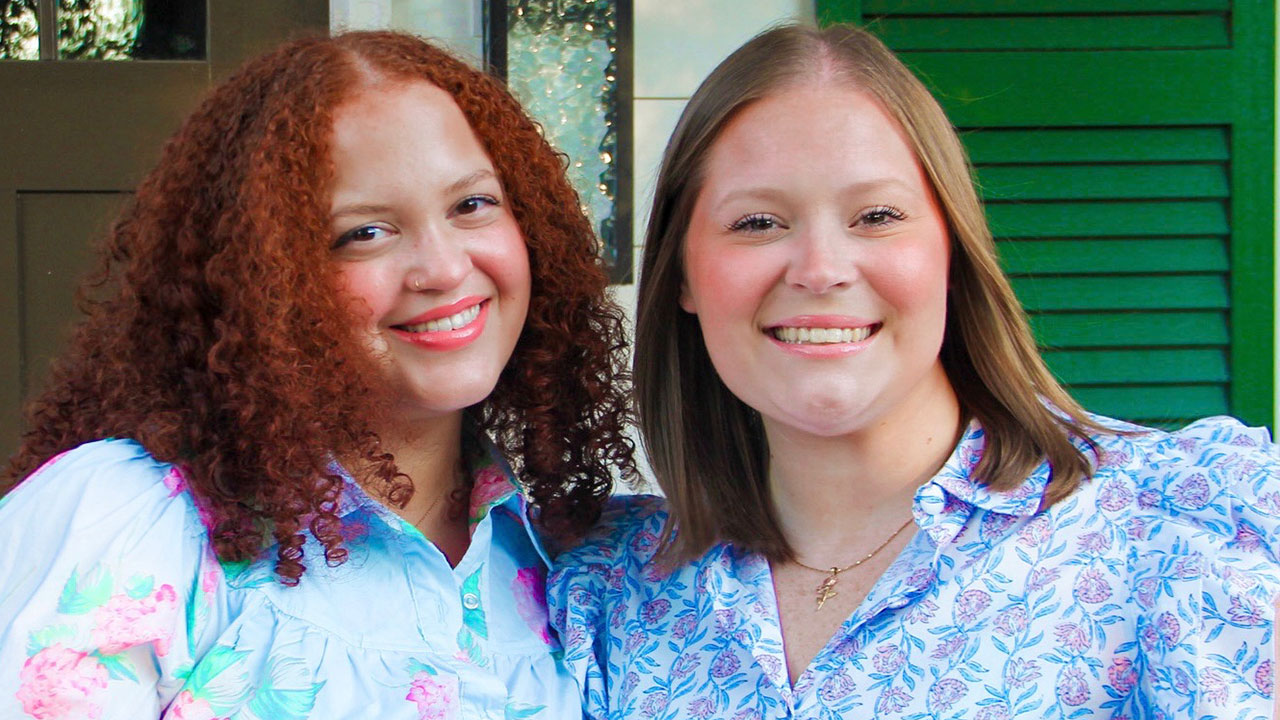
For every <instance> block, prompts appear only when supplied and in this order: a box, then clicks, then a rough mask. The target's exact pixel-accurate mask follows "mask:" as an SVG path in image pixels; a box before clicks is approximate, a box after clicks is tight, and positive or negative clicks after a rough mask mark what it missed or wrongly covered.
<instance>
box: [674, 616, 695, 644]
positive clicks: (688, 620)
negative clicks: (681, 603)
mask: <svg viewBox="0 0 1280 720" xmlns="http://www.w3.org/2000/svg"><path fill="white" fill-rule="evenodd" d="M697 625H698V618H697V617H695V616H694V614H693V613H685V614H684V615H681V616H680V617H678V618H676V621H675V622H674V623H672V625H671V636H672V637H674V638H675V639H677V640H683V639H685V638H686V637H689V635H690V634H691V633H692V632H693V630H694V628H695V627H697Z"/></svg>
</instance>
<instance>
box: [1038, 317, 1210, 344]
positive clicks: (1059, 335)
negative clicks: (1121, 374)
mask: <svg viewBox="0 0 1280 720" xmlns="http://www.w3.org/2000/svg"><path fill="white" fill-rule="evenodd" d="M1031 328H1032V330H1034V331H1035V334H1036V340H1037V341H1039V342H1040V343H1041V344H1042V345H1044V346H1047V347H1051V348H1080V347H1144V346H1158V345H1180V346H1204V345H1217V346H1225V345H1226V344H1227V343H1228V341H1229V334H1228V332H1227V316H1226V313H1224V312H1163V313H1153V312H1127V313H1037V314H1033V315H1031Z"/></svg>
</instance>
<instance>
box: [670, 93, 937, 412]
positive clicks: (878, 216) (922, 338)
mask: <svg viewBox="0 0 1280 720" xmlns="http://www.w3.org/2000/svg"><path fill="white" fill-rule="evenodd" d="M703 178H704V180H703V185H702V189H701V192H700V193H699V195H698V198H697V202H696V204H695V206H694V209H693V214H692V217H691V219H690V223H689V228H688V231H687V233H686V235H685V245H684V271H685V284H684V286H683V290H682V294H681V300H680V304H681V306H682V307H683V308H684V309H685V310H686V311H687V312H691V313H695V314H696V315H697V317H698V321H699V324H700V327H701V330H702V337H703V340H704V342H705V343H706V347H707V351H708V354H709V355H710V357H711V361H712V363H713V364H714V365H715V368H716V372H717V373H718V374H719V375H720V378H721V379H722V380H723V381H724V383H725V385H726V386H727V387H728V388H729V389H730V391H732V392H733V393H734V394H735V395H737V396H738V398H739V399H741V400H742V401H743V402H745V403H746V404H747V405H749V406H751V407H752V408H754V409H755V410H756V411H758V412H759V413H760V414H761V416H762V417H763V419H764V422H765V425H766V429H767V430H769V432H770V433H771V434H772V433H773V432H775V431H778V430H784V429H789V430H794V431H799V432H803V433H809V434H814V435H820V436H837V435H846V434H854V433H858V432H860V431H863V430H866V429H869V428H872V427H873V426H876V425H884V424H885V423H894V424H900V423H908V424H909V423H911V422H912V418H915V417H924V416H926V415H928V414H929V411H930V409H931V407H935V406H937V404H938V402H939V401H944V400H945V401H946V402H951V403H954V399H951V398H953V393H952V390H951V387H950V384H949V383H948V381H947V378H946V374H945V372H944V371H943V368H942V365H941V362H940V361H939V359H938V351H939V348H940V347H941V344H942V336H943V330H944V327H945V322H946V303H947V269H948V259H949V257H948V251H949V248H948V233H947V227H946V222H945V220H944V219H943V216H942V213H941V212H940V211H939V209H938V206H937V203H936V201H935V199H934V197H933V193H932V191H931V189H930V185H929V183H928V181H927V179H926V177H925V175H924V173H923V171H922V170H921V168H920V165H919V163H918V162H917V160H916V158H915V155H914V154H913V153H912V151H911V149H910V147H909V145H908V144H907V141H906V139H905V137H904V136H903V134H902V131H901V129H900V128H899V127H898V125H897V123H896V122H894V121H893V120H892V119H891V118H890V117H889V116H888V115H887V114H886V113H885V111H884V110H883V109H882V107H881V106H880V104H879V103H878V102H876V101H875V100H874V99H873V98H871V97H870V96H869V95H867V94H865V93H862V92H859V91H856V90H852V89H848V88H844V87H838V86H832V85H828V84H821V85H804V86H799V87H791V88H788V89H785V90H783V91H781V92H778V93H776V94H774V95H772V96H770V97H768V98H766V99H763V100H760V101H757V102H755V103H753V104H751V105H749V106H747V107H746V108H744V109H743V110H742V111H741V112H740V113H739V114H738V115H736V116H735V117H734V118H733V119H732V120H731V121H730V122H729V123H728V124H727V125H726V126H725V128H724V129H723V131H722V132H721V134H720V136H719V137H718V138H717V139H716V141H715V144H714V145H713V146H712V148H711V150H710V153H709V154H708V157H707V161H706V165H705V167H704V175H703Z"/></svg>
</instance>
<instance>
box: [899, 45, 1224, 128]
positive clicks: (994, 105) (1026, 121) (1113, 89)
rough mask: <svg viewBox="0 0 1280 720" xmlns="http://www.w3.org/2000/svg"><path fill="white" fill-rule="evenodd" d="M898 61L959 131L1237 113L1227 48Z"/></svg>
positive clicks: (1208, 118)
mask: <svg viewBox="0 0 1280 720" xmlns="http://www.w3.org/2000/svg"><path fill="white" fill-rule="evenodd" d="M903 59H904V60H905V62H906V63H907V65H909V66H910V67H911V68H912V69H914V70H915V71H916V72H917V73H919V74H920V75H921V76H922V77H923V78H925V81H926V84H927V85H928V86H929V87H932V88H935V89H937V92H936V95H937V98H938V101H939V102H940V103H941V104H942V107H943V109H944V110H946V112H947V116H948V117H949V118H950V119H951V122H952V123H954V124H955V125H956V126H957V127H1023V128H1025V127H1041V126H1048V127H1063V126H1077V127H1079V126H1089V125H1107V126H1112V127H1125V126H1143V125H1219V124H1221V123H1222V122H1223V120H1224V118H1229V117H1232V116H1233V115H1234V114H1235V112H1236V106H1235V102H1236V101H1235V95H1234V94H1233V92H1232V83H1230V82H1223V78H1226V77H1231V76H1232V75H1231V73H1232V55H1231V51H1230V50H1225V49H1222V50H1154V51H1151V52H1136V51H1124V52H1096V51H1083V50H1082V51H1074V50H1066V51H1059V52H1043V51H1041V52H1035V51H988V52H973V51H968V52H917V53H909V54H907V55H906V56H905V57H904V58H903ZM1027 78H1041V80H1039V81H1036V82H1028V81H1027ZM1189 87H1193V88H1195V89H1196V92H1194V93H1190V92H1187V91H1186V89H1187V88H1189Z"/></svg>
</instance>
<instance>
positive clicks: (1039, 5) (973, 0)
mask: <svg viewBox="0 0 1280 720" xmlns="http://www.w3.org/2000/svg"><path fill="white" fill-rule="evenodd" d="M1230 8H1231V0H862V12H863V13H864V14H865V15H866V16H868V17H870V16H873V15H968V14H972V15H994V14H1002V13H1026V14H1032V13H1125V12H1139V13H1141V12H1194V11H1198V10H1200V11H1204V10H1229V9H1230Z"/></svg>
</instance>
